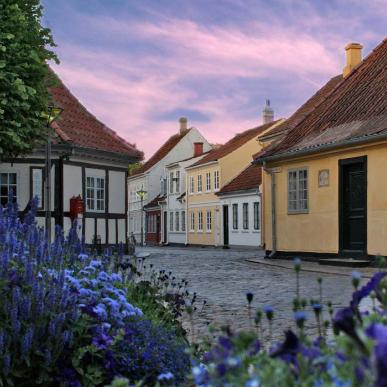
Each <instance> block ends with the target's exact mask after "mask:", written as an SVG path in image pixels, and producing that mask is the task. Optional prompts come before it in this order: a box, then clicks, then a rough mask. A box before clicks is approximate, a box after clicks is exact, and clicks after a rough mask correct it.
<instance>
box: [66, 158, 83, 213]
mask: <svg viewBox="0 0 387 387" xmlns="http://www.w3.org/2000/svg"><path fill="white" fill-rule="evenodd" d="M78 195H80V196H82V168H81V167H78V166H74V165H66V164H65V165H64V166H63V211H70V199H71V198H72V197H73V196H78Z"/></svg>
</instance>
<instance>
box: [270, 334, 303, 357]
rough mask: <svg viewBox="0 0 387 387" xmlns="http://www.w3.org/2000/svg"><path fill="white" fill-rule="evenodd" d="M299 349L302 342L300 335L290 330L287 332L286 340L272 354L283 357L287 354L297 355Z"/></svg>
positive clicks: (272, 355)
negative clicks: (299, 338)
mask: <svg viewBox="0 0 387 387" xmlns="http://www.w3.org/2000/svg"><path fill="white" fill-rule="evenodd" d="M299 349H300V342H299V340H298V337H297V336H296V335H295V334H294V333H293V332H292V331H291V330H288V331H286V332H285V341H284V342H283V343H282V344H281V345H280V346H279V347H278V348H276V349H275V350H274V351H273V352H272V353H271V354H270V356H271V357H280V358H283V357H284V356H286V355H295V354H296V353H297V352H298V351H299Z"/></svg>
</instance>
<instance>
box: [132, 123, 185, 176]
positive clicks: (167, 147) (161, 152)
mask: <svg viewBox="0 0 387 387" xmlns="http://www.w3.org/2000/svg"><path fill="white" fill-rule="evenodd" d="M189 132H190V129H187V130H185V131H183V132H182V133H177V134H174V135H173V136H171V137H169V139H168V140H167V141H166V142H165V143H164V144H163V145H162V146H161V147H160V148H159V149H158V150H157V151H156V153H155V154H154V155H153V156H152V157H151V158H150V159H149V160H148V161H147V162H146V163H145V164H144V165H142V166H141V167H140V168H138V169H136V170H135V171H133V174H132V176H137V175H139V174H141V173H144V172H146V171H147V170H149V169H150V168H152V167H153V166H154V165H155V164H157V163H158V162H159V161H161V160H162V159H163V158H164V157H165V156H166V155H167V154H168V153H169V152H170V151H171V150H172V149H173V148H174V147H175V146H176V145H177V144H178V143H179V142H180V140H181V139H182V138H183V137H184V136H186V135H187V133H189Z"/></svg>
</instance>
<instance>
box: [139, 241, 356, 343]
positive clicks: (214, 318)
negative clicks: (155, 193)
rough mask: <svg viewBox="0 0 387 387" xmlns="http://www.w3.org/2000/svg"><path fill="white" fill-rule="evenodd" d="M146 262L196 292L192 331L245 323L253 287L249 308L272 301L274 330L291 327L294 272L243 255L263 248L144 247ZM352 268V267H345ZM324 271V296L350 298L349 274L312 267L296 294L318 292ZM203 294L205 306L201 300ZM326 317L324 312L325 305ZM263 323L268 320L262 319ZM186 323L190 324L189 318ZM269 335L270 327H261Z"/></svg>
mask: <svg viewBox="0 0 387 387" xmlns="http://www.w3.org/2000/svg"><path fill="white" fill-rule="evenodd" d="M137 251H138V252H139V251H143V252H148V253H150V257H149V258H147V262H148V263H153V265H154V267H155V268H156V269H165V270H167V271H172V273H173V275H174V276H176V277H177V278H180V279H182V278H184V279H186V280H188V281H189V285H188V289H189V290H190V291H191V292H196V293H197V296H198V303H197V307H198V312H197V313H196V316H195V318H194V331H195V336H197V335H198V334H200V335H202V334H207V333H208V324H214V325H217V326H220V325H225V324H228V325H230V326H231V327H232V328H233V329H236V330H238V329H241V328H248V327H249V319H248V312H247V306H246V305H247V302H246V292H249V291H251V292H253V293H254V300H253V303H252V306H253V310H255V309H256V308H257V307H263V306H265V305H271V306H272V307H273V308H274V310H275V318H274V322H273V336H274V337H277V338H278V337H279V336H280V335H282V332H283V331H284V330H285V329H286V328H289V327H293V324H294V323H293V312H292V300H293V298H294V295H295V283H296V281H295V273H294V271H293V270H289V269H286V268H281V267H275V266H269V265H264V264H257V263H253V262H248V261H246V260H247V259H254V258H262V257H263V252H262V251H254V250H246V251H236V250H221V249H214V248H175V247H145V248H140V249H138V250H137ZM348 272H349V273H350V272H351V269H348ZM319 276H322V277H323V300H324V302H326V301H328V300H330V301H332V303H333V305H334V307H335V308H336V309H337V308H338V307H341V306H345V305H347V304H348V302H349V299H350V296H351V293H352V286H351V277H350V276H347V277H345V276H343V275H334V274H319V273H314V272H302V271H301V273H300V295H301V297H304V298H306V299H307V300H308V301H309V300H310V299H311V298H317V299H318V297H319V287H318V283H317V278H318V277H319ZM204 299H205V300H207V304H206V305H205V307H204V309H203V311H202V312H201V311H200V309H201V305H202V301H203V300H204ZM325 317H326V318H328V313H327V311H326V310H325ZM314 321H315V320H314V315H313V312H311V313H309V321H308V323H307V329H308V330H313V331H314V330H315V329H316V327H315V324H314ZM265 325H267V324H266V321H265ZM185 326H186V328H189V326H188V325H187V321H186V322H185ZM264 330H265V335H266V337H267V334H268V329H267V326H266V327H264Z"/></svg>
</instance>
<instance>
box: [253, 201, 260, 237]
mask: <svg viewBox="0 0 387 387" xmlns="http://www.w3.org/2000/svg"><path fill="white" fill-rule="evenodd" d="M257 210H258V211H257ZM253 223H254V224H253V226H254V231H260V230H261V206H260V202H254V203H253Z"/></svg>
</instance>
